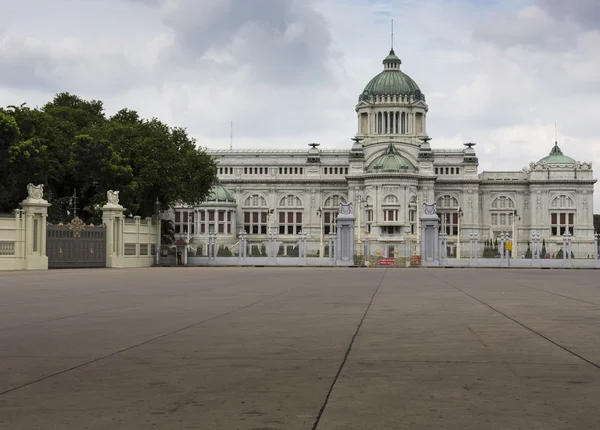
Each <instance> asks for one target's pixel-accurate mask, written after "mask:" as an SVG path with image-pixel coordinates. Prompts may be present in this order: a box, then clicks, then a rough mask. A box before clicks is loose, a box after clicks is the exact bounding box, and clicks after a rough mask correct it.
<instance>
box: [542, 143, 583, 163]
mask: <svg viewBox="0 0 600 430" xmlns="http://www.w3.org/2000/svg"><path fill="white" fill-rule="evenodd" d="M538 163H539V164H576V163H577V161H575V160H574V159H572V158H571V157H567V156H566V155H564V154H563V153H562V151H561V150H560V148H559V147H558V142H554V147H553V148H552V151H550V154H549V155H547V156H546V157H544V158H542V159H541V160H540V161H538Z"/></svg>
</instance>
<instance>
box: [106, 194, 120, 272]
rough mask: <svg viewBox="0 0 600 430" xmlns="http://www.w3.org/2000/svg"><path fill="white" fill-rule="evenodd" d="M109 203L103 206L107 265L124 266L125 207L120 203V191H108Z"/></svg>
mask: <svg viewBox="0 0 600 430" xmlns="http://www.w3.org/2000/svg"><path fill="white" fill-rule="evenodd" d="M106 194H107V197H108V203H107V204H106V205H104V206H103V207H102V223H103V224H104V225H106V267H123V266H124V265H123V258H124V257H123V223H124V221H125V215H124V212H125V208H124V207H123V206H121V205H120V204H119V192H118V191H116V192H115V191H112V190H110V191H108V192H107V193H106Z"/></svg>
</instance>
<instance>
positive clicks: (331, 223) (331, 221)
mask: <svg viewBox="0 0 600 430" xmlns="http://www.w3.org/2000/svg"><path fill="white" fill-rule="evenodd" d="M340 203H346V198H345V197H344V196H340V195H337V194H334V195H332V196H329V197H328V198H327V199H326V200H325V204H324V205H323V208H322V211H321V216H322V217H323V229H324V233H325V234H332V233H334V232H335V223H336V220H337V216H338V213H339V211H340Z"/></svg>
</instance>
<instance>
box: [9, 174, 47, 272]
mask: <svg viewBox="0 0 600 430" xmlns="http://www.w3.org/2000/svg"><path fill="white" fill-rule="evenodd" d="M27 191H28V194H29V195H28V197H27V198H26V199H25V200H23V201H22V202H21V207H22V208H23V211H22V216H21V226H23V222H24V226H25V231H24V236H25V237H24V240H25V243H24V246H23V255H24V257H25V264H24V267H23V268H24V269H25V270H46V269H48V257H47V256H46V239H45V235H46V216H47V215H48V207H50V204H49V203H48V202H47V201H46V200H44V197H43V188H42V187H41V186H38V187H34V186H33V185H32V184H29V186H28V187H27ZM23 218H24V219H23ZM34 229H35V232H34ZM34 241H35V246H34ZM42 245H44V246H43V247H42ZM15 251H16V250H15ZM15 254H16V253H15Z"/></svg>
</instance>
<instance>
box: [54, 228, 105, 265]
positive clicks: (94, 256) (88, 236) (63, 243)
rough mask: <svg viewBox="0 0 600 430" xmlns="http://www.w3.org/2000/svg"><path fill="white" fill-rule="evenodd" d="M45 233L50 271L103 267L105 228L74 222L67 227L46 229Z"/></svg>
mask: <svg viewBox="0 0 600 430" xmlns="http://www.w3.org/2000/svg"><path fill="white" fill-rule="evenodd" d="M47 232H48V233H47V239H46V255H47V256H48V268H49V269H67V268H79V267H81V268H83V267H106V227H104V226H102V227H95V226H93V225H85V224H84V223H83V221H81V219H79V218H75V219H74V220H73V221H71V222H70V223H69V224H67V225H48V227H47Z"/></svg>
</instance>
